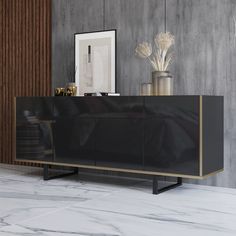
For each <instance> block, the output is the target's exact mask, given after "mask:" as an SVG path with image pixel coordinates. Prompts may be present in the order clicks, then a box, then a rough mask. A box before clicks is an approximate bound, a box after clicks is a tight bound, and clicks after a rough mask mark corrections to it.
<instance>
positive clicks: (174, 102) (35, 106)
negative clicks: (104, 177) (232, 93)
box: [16, 96, 223, 178]
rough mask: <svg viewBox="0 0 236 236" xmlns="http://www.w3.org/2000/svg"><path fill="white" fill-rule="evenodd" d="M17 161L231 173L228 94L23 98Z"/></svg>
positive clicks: (138, 170)
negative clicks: (226, 153)
mask: <svg viewBox="0 0 236 236" xmlns="http://www.w3.org/2000/svg"><path fill="white" fill-rule="evenodd" d="M214 144H217V146H215V145H214ZM16 160H18V161H30V162H37V163H50V164H55V165H69V166H80V167H86V168H99V169H109V170H115V171H124V172H134V173H144V174H159V175H167V176H168V175H169V176H182V177H191V178H202V177H204V176H206V175H208V174H211V173H214V172H216V171H220V170H222V169H223V97H220V96H211V97H210V96H159V97H152V96H151V97H144V96H143V97H140V96H121V97H17V98H16Z"/></svg>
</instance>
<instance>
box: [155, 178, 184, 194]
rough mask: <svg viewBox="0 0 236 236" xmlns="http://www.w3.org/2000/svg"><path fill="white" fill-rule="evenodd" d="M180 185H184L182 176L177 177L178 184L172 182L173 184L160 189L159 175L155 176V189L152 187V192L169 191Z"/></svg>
mask: <svg viewBox="0 0 236 236" xmlns="http://www.w3.org/2000/svg"><path fill="white" fill-rule="evenodd" d="M180 185H182V178H181V177H177V183H176V184H171V185H168V186H166V187H163V188H160V189H158V176H153V189H152V193H153V194H159V193H163V192H165V191H168V190H170V189H173V188H176V187H178V186H180Z"/></svg>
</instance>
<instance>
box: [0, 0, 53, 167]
mask: <svg viewBox="0 0 236 236" xmlns="http://www.w3.org/2000/svg"><path fill="white" fill-rule="evenodd" d="M0 25H1V27H0V91H1V92H0V162H2V163H10V164H11V163H14V156H13V155H14V152H13V149H14V97H15V96H50V95H51V0H21V1H19V0H0Z"/></svg>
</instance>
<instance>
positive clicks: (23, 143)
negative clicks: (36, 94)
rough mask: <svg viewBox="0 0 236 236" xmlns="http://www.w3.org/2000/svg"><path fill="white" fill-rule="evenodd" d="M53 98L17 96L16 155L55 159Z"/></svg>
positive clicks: (28, 158)
mask: <svg viewBox="0 0 236 236" xmlns="http://www.w3.org/2000/svg"><path fill="white" fill-rule="evenodd" d="M54 122H55V120H54V117H53V98H33V99H32V98H27V97H24V98H17V104H16V155H17V156H16V157H17V159H24V160H43V161H53V157H54V144H53V124H54Z"/></svg>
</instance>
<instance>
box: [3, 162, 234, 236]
mask: <svg viewBox="0 0 236 236" xmlns="http://www.w3.org/2000/svg"><path fill="white" fill-rule="evenodd" d="M41 176H42V170H41V169H40V168H32V167H18V166H10V165H3V164H2V165H0V235H3V236H8V235H25V236H26V235H27V236H29V235H32V236H33V235H42V236H54V235H58V236H61V235H65V236H67V235H68V236H69V235H81V236H88V235H89V236H90V235H91V236H121V235H122V236H123V235H124V236H126V235H127V236H156V235H158V236H159V235H160V236H169V235H171V236H172V235H181V236H185V235H186V236H189V235H191V236H195V235H197V236H199V235H206V236H211V235H212V236H213V235H214V236H218V235H222V236H227V235H234V236H235V235H236V189H227V188H218V187H207V186H199V185H191V184H184V185H183V186H181V187H178V188H176V189H173V190H170V191H168V192H165V193H162V194H160V195H152V194H151V182H150V181H148V180H143V179H130V178H129V179H128V178H121V177H111V176H110V177H109V176H106V178H104V176H102V175H94V174H90V175H89V174H86V173H85V174H82V173H81V174H79V175H78V176H70V177H66V178H63V179H55V180H50V181H43V180H42V177H41Z"/></svg>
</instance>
